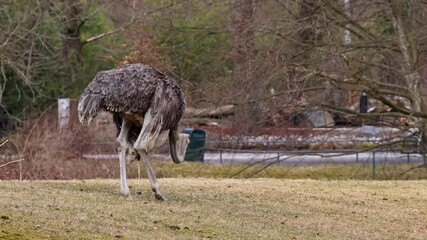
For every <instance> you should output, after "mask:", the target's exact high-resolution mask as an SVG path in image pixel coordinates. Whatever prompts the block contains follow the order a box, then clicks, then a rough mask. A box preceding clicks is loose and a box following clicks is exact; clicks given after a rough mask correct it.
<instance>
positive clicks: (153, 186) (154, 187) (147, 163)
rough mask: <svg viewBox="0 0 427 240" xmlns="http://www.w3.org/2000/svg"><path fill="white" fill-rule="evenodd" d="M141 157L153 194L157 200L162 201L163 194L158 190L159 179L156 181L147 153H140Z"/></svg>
mask: <svg viewBox="0 0 427 240" xmlns="http://www.w3.org/2000/svg"><path fill="white" fill-rule="evenodd" d="M141 157H142V160H143V161H144V166H145V170H146V171H147V175H148V178H149V179H150V185H151V189H152V190H153V192H154V196H155V197H156V199H157V200H160V201H164V200H165V198H164V197H163V194H162V193H161V192H160V184H159V181H157V178H156V175H155V174H154V170H153V168H152V167H151V164H150V159H149V158H148V154H147V153H142V154H141Z"/></svg>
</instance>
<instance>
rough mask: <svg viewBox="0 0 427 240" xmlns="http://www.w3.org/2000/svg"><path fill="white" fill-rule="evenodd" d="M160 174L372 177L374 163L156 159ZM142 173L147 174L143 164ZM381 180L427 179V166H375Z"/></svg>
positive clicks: (134, 169) (131, 167)
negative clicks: (177, 161) (224, 162)
mask: <svg viewBox="0 0 427 240" xmlns="http://www.w3.org/2000/svg"><path fill="white" fill-rule="evenodd" d="M152 163H153V167H154V169H155V170H156V175H157V176H158V177H167V178H175V177H193V178H200V177H203V178H280V179H315V180H346V179H353V180H372V179H373V177H374V169H373V166H372V164H363V163H360V164H316V165H289V166H287V165H286V166H285V165H271V166H266V165H263V164H255V165H220V164H206V163H201V162H184V163H181V164H174V163H172V162H171V161H152ZM137 164H138V163H136V162H134V163H131V164H130V165H129V170H130V177H132V178H136V177H137V176H138V173H137V169H138V168H137ZM140 168H141V176H142V177H146V175H145V172H144V167H143V165H142V163H141V164H140ZM375 179H377V180H419V179H427V166H426V165H421V164H407V163H405V164H380V165H377V166H376V167H375Z"/></svg>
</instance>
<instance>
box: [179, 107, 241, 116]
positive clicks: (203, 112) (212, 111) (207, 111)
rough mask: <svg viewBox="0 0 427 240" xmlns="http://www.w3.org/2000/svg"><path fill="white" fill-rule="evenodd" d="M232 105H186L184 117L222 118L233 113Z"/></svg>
mask: <svg viewBox="0 0 427 240" xmlns="http://www.w3.org/2000/svg"><path fill="white" fill-rule="evenodd" d="M234 110H235V107H234V105H223V106H219V107H207V108H199V109H196V108H192V107H186V108H185V113H184V118H223V117H225V116H230V115H233V114H234Z"/></svg>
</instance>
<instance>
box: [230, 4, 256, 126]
mask: <svg viewBox="0 0 427 240" xmlns="http://www.w3.org/2000/svg"><path fill="white" fill-rule="evenodd" d="M254 5H255V3H254V1H253V0H231V34H232V52H231V54H232V59H233V84H232V88H233V97H234V100H235V101H236V102H238V103H239V104H240V105H239V106H237V112H236V118H237V119H238V120H239V121H240V120H241V121H242V122H241V123H242V124H243V125H246V127H245V129H243V130H244V131H245V130H248V127H249V126H250V125H253V124H254V122H256V121H257V120H258V119H259V112H258V111H257V109H258V108H259V107H258V102H256V101H254V100H255V99H256V98H257V95H258V93H259V91H260V89H257V87H256V85H255V76H254V67H255V66H254V65H255V64H254V62H255V55H256V49H255V36H254ZM245 120H247V121H248V122H245ZM245 123H246V124H245Z"/></svg>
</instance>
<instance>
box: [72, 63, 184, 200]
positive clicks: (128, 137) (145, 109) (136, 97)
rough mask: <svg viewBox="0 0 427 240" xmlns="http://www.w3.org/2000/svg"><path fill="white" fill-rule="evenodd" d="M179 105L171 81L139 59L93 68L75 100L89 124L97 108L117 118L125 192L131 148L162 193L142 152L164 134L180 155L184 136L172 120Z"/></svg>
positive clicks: (81, 117)
mask: <svg viewBox="0 0 427 240" xmlns="http://www.w3.org/2000/svg"><path fill="white" fill-rule="evenodd" d="M184 108H185V101H184V97H183V94H182V92H181V89H180V88H179V86H178V85H177V84H176V83H175V81H174V80H172V79H171V78H169V77H167V76H165V75H164V74H162V73H160V72H159V71H157V70H156V69H155V68H152V67H150V66H147V65H143V64H130V65H125V66H122V67H118V68H115V69H111V70H107V71H102V72H99V73H98V74H96V76H95V78H94V79H93V81H92V82H91V83H90V84H89V85H88V86H87V87H86V89H85V90H84V91H83V93H82V95H81V97H80V101H79V104H78V112H79V120H80V122H81V123H82V124H85V125H89V123H90V122H91V121H92V120H93V119H94V118H95V117H96V116H97V114H98V112H99V111H101V110H104V111H107V112H110V113H112V114H113V116H114V118H115V123H116V124H117V123H120V122H121V125H118V130H119V134H118V137H117V141H118V142H119V144H120V150H119V162H120V192H121V193H122V194H123V195H125V196H130V192H129V187H128V184H127V174H126V155H127V154H129V153H132V152H135V151H136V154H137V156H138V158H139V157H141V158H142V160H143V162H144V165H145V168H146V171H147V175H148V177H149V179H150V184H151V188H152V189H153V191H154V192H155V197H156V198H157V199H159V200H163V199H164V198H163V195H162V193H161V192H160V186H159V182H158V181H157V178H156V176H155V175H154V171H153V169H152V167H151V165H150V162H149V159H148V155H147V154H148V153H149V152H150V151H151V150H152V149H153V148H155V147H156V146H158V145H160V144H161V143H162V142H163V141H164V139H165V138H166V136H168V138H169V149H170V153H171V158H172V160H173V161H174V162H175V163H181V162H182V161H183V158H184V155H185V151H186V149H187V145H188V142H189V138H188V135H187V134H178V122H179V120H180V119H181V117H182V115H183V113H184Z"/></svg>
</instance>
